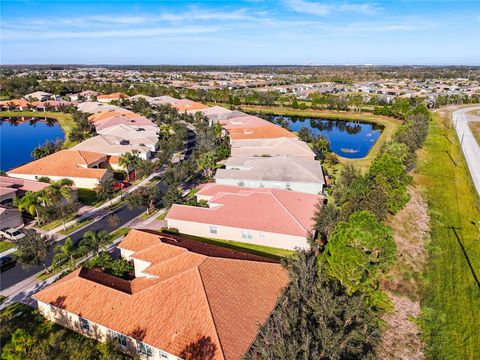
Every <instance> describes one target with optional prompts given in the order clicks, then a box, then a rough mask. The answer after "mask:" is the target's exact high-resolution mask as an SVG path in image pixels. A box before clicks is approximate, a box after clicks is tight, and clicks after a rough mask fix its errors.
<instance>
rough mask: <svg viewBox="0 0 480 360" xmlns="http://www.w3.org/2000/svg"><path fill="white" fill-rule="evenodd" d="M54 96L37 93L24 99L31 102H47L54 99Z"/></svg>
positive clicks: (41, 92)
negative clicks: (32, 100)
mask: <svg viewBox="0 0 480 360" xmlns="http://www.w3.org/2000/svg"><path fill="white" fill-rule="evenodd" d="M52 96H53V95H52V94H50V93H48V92H45V91H35V92H33V93H30V94H27V95H25V96H24V99H26V100H30V99H34V100H38V101H45V100H50V99H51V98H52Z"/></svg>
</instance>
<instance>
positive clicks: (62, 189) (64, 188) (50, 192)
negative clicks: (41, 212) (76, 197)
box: [45, 179, 73, 204]
mask: <svg viewBox="0 0 480 360" xmlns="http://www.w3.org/2000/svg"><path fill="white" fill-rule="evenodd" d="M72 186H73V181H72V180H70V179H61V180H58V181H55V182H54V183H53V184H52V185H50V186H49V187H48V188H46V189H45V195H46V198H47V199H48V202H49V203H50V204H54V203H55V202H57V201H58V200H59V199H65V200H70V199H71V198H72V195H73V192H72V188H71V187H72Z"/></svg>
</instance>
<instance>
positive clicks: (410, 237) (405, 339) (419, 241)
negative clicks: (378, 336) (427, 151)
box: [378, 187, 429, 360]
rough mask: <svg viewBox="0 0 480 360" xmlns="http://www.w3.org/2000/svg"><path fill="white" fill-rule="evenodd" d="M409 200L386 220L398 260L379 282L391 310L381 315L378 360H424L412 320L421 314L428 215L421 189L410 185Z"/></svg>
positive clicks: (418, 335) (418, 331)
mask: <svg viewBox="0 0 480 360" xmlns="http://www.w3.org/2000/svg"><path fill="white" fill-rule="evenodd" d="M409 193H410V196H411V199H410V201H409V202H408V204H407V205H406V206H405V208H404V209H402V210H401V211H400V212H399V213H398V214H396V215H395V216H394V217H392V218H391V219H389V221H388V225H390V226H391V227H392V229H393V231H394V237H395V241H396V243H397V254H398V262H397V264H396V265H395V266H394V268H393V269H392V270H391V271H390V272H389V274H388V275H387V276H386V279H385V280H384V281H383V282H382V288H383V289H384V291H386V293H387V294H388V295H389V297H390V299H391V301H392V303H393V306H394V310H393V311H392V312H390V313H387V314H385V315H384V316H383V320H384V321H385V323H386V326H385V327H386V328H385V331H384V334H383V345H382V346H381V348H380V349H379V351H378V357H379V359H385V360H386V359H388V360H391V359H402V360H417V359H424V358H425V356H424V353H423V348H424V347H423V343H422V339H421V333H420V330H419V329H418V327H417V325H416V324H415V323H414V322H413V321H412V320H414V319H415V318H417V317H418V316H419V315H420V301H419V291H420V284H419V275H420V273H421V271H422V269H423V266H424V264H425V260H426V250H425V243H426V241H427V239H428V232H429V217H428V214H427V204H426V202H425V200H424V199H423V198H422V195H421V194H420V192H419V191H418V190H417V189H415V188H414V187H410V188H409Z"/></svg>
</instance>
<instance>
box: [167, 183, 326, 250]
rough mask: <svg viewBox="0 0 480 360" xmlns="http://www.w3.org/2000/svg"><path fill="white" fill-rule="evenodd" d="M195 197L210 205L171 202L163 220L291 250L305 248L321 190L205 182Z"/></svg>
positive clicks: (200, 232) (184, 229)
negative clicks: (245, 186) (283, 188)
mask: <svg viewBox="0 0 480 360" xmlns="http://www.w3.org/2000/svg"><path fill="white" fill-rule="evenodd" d="M197 199H198V200H199V201H200V200H207V201H208V204H209V207H208V208H204V207H197V206H187V205H177V204H175V205H172V207H171V208H170V210H169V211H168V213H167V215H166V217H165V220H166V221H167V226H168V227H169V228H176V229H178V230H179V231H180V233H183V234H190V235H195V236H202V237H208V238H217V239H223V240H232V241H240V242H244V243H250V244H257V245H263V246H269V247H274V248H282V249H289V250H293V249H295V248H308V243H307V236H308V234H309V233H310V232H311V231H312V230H313V225H314V224H313V220H312V215H313V213H314V211H315V207H316V206H317V205H318V204H319V203H320V202H321V201H322V199H323V197H322V196H321V195H314V194H308V193H301V192H296V191H288V190H280V189H271V188H269V189H267V188H263V189H259V188H244V187H239V186H226V185H219V184H207V185H205V186H204V187H203V188H202V189H201V190H200V191H199V192H198V193H197Z"/></svg>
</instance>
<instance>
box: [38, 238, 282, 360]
mask: <svg viewBox="0 0 480 360" xmlns="http://www.w3.org/2000/svg"><path fill="white" fill-rule="evenodd" d="M142 237H144V240H142ZM155 238H156V244H154V241H153V240H154V239H155ZM168 241H175V240H173V239H168ZM121 245H122V246H123V247H124V248H130V249H132V248H135V249H140V248H142V246H143V248H142V249H143V250H142V252H145V253H148V250H149V248H153V247H157V246H158V245H160V246H159V247H158V248H157V249H160V248H163V249H164V250H165V251H166V249H167V248H176V247H177V246H176V245H171V244H167V243H164V242H163V240H162V237H160V236H159V235H153V234H151V233H146V232H141V231H138V230H132V231H131V232H130V233H129V235H128V236H127V237H126V238H125V239H124V240H123V241H122V243H121ZM209 246H212V245H209ZM213 247H215V246H213ZM153 252H154V251H152V253H153ZM155 252H156V251H155ZM175 253H176V251H175V250H172V251H170V254H172V256H171V257H168V256H167V257H164V256H161V255H160V252H158V253H157V255H160V257H157V255H154V256H153V257H152V258H151V259H152V260H154V261H155V263H152V265H151V269H154V270H155V268H156V271H159V272H158V273H159V275H160V277H159V278H152V279H146V278H136V279H134V280H133V281H131V282H130V284H126V283H124V282H123V281H119V282H118V283H117V282H115V281H113V280H112V279H110V278H108V277H107V278H103V277H102V278H101V279H99V280H98V281H96V280H95V279H96V276H97V275H96V274H92V273H90V272H83V273H82V271H81V270H76V271H74V272H72V273H71V274H69V275H67V276H66V277H65V278H63V279H61V280H59V281H57V282H55V283H53V284H52V285H50V286H49V287H47V288H45V289H43V290H41V291H40V292H39V293H37V294H36V295H35V298H36V299H38V300H39V301H42V302H44V303H49V304H51V305H53V306H56V307H59V308H62V309H66V310H67V311H69V312H71V313H74V314H77V315H80V316H82V317H83V318H85V319H87V320H90V321H92V322H95V323H98V324H101V325H103V326H106V327H107V328H110V329H112V330H115V331H118V332H121V333H122V334H125V335H127V336H131V337H134V338H137V339H139V340H141V341H143V342H144V343H146V344H149V345H152V346H154V347H156V348H159V349H162V350H164V351H167V352H169V353H171V354H173V355H175V356H185V357H186V358H187V359H195V357H191V356H190V357H188V356H186V353H185V350H186V349H188V347H189V346H191V345H192V344H195V343H198V342H199V341H204V340H205V339H207V342H209V344H210V345H211V346H212V347H213V349H214V354H213V356H212V359H229V360H230V359H232V360H233V359H235V360H237V359H240V358H241V357H242V355H243V354H244V353H245V351H246V350H247V349H248V347H249V345H250V344H251V343H252V341H253V340H254V339H255V336H256V334H257V332H258V325H259V324H261V323H263V322H264V321H265V320H266V319H267V317H268V316H269V314H270V312H271V311H272V309H273V307H274V306H275V304H276V301H277V297H278V296H279V294H280V292H281V291H282V289H283V288H284V287H285V286H286V285H287V283H288V277H287V274H286V272H285V270H283V269H282V268H281V266H280V265H278V264H272V263H267V262H257V261H250V260H238V259H227V258H225V259H222V258H216V257H211V256H206V255H201V254H197V253H193V252H190V251H186V250H185V249H183V248H182V249H181V253H180V255H178V254H176V255H175ZM134 256H135V255H134ZM100 277H101V276H100ZM232 279H235V281H232ZM108 284H111V285H108Z"/></svg>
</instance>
